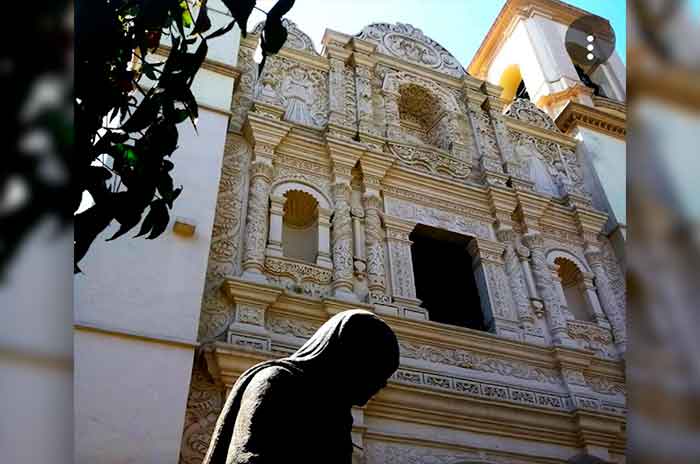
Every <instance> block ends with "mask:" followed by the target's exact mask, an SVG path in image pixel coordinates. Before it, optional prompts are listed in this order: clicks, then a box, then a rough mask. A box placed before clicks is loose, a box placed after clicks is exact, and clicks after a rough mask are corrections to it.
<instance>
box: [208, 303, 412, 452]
mask: <svg viewBox="0 0 700 464" xmlns="http://www.w3.org/2000/svg"><path fill="white" fill-rule="evenodd" d="M398 366H399V345H398V342H397V340H396V336H395V335H394V332H393V331H392V330H391V328H389V326H388V325H387V324H386V323H385V322H384V321H382V320H381V319H379V318H378V317H377V316H375V315H374V314H372V313H370V312H368V311H364V310H350V311H343V312H341V313H338V314H336V315H335V316H333V317H332V318H330V319H329V320H328V321H327V322H326V323H325V324H323V325H322V326H321V328H319V329H318V330H317V331H316V333H315V334H314V335H313V336H312V337H311V338H309V340H308V341H307V342H306V343H305V344H304V345H303V346H302V347H301V348H299V349H298V350H297V351H296V352H295V353H293V354H292V355H290V356H289V357H287V358H282V359H278V360H273V361H266V362H263V363H260V364H257V365H255V366H253V367H251V368H250V369H248V370H247V371H245V372H244V373H243V374H241V376H240V377H239V378H238V380H237V381H236V383H235V385H234V386H233V388H232V389H231V393H230V394H229V395H228V398H227V399H226V403H225V404H224V407H223V409H222V411H221V414H220V415H219V419H218V420H217V422H216V427H215V428H214V433H213V435H212V439H211V443H210V444H209V450H208V451H207V454H206V456H205V458H204V461H203V464H278V463H284V462H304V463H321V462H323V463H333V464H349V463H350V462H351V461H352V451H353V443H352V440H351V435H350V433H351V430H352V415H351V412H350V411H351V408H352V406H363V405H364V404H366V403H367V401H369V399H370V398H371V397H372V396H373V395H374V394H376V393H377V392H378V391H379V390H381V389H382V388H383V387H384V386H385V385H386V381H387V379H388V378H389V377H390V376H391V375H392V374H393V373H394V371H395V370H396V369H397V368H398Z"/></svg>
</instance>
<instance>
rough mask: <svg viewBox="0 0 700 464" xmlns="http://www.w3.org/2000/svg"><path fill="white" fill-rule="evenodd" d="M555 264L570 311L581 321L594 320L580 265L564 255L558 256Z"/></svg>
mask: <svg viewBox="0 0 700 464" xmlns="http://www.w3.org/2000/svg"><path fill="white" fill-rule="evenodd" d="M554 264H556V265H557V266H558V269H557V272H558V274H559V279H560V280H561V287H562V290H563V291H564V298H565V299H566V307H567V308H568V309H569V312H571V314H572V315H573V316H574V318H575V319H577V320H579V321H588V322H593V321H594V317H593V314H592V311H591V308H590V307H589V304H588V301H587V300H586V287H585V285H584V281H583V274H582V273H581V271H580V270H579V268H578V266H577V265H576V264H574V263H573V262H572V261H571V260H568V259H566V258H562V257H559V258H556V259H555V260H554Z"/></svg>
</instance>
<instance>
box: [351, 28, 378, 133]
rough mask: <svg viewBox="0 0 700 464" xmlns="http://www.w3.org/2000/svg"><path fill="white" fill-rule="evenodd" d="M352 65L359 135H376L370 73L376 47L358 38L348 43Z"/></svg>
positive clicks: (373, 64)
mask: <svg viewBox="0 0 700 464" xmlns="http://www.w3.org/2000/svg"><path fill="white" fill-rule="evenodd" d="M350 45H351V47H352V50H353V53H352V58H351V60H352V63H353V65H354V66H355V92H356V96H357V121H358V124H357V125H358V130H359V132H360V134H365V135H377V134H376V132H377V131H376V128H375V126H374V111H373V109H372V84H371V80H372V72H373V70H374V66H375V64H376V63H375V60H374V59H373V58H372V57H371V55H372V53H374V50H375V49H376V45H375V44H373V43H371V42H368V41H365V40H362V39H358V38H356V37H355V38H353V39H352V40H351V41H350Z"/></svg>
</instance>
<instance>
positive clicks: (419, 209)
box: [384, 197, 492, 239]
mask: <svg viewBox="0 0 700 464" xmlns="http://www.w3.org/2000/svg"><path fill="white" fill-rule="evenodd" d="M384 203H385V208H386V213H387V214H390V215H392V216H396V217H398V218H401V219H404V220H407V221H411V222H416V223H420V224H425V225H429V226H433V227H437V228H440V229H446V230H449V231H452V232H457V233H460V234H464V235H469V236H472V237H479V238H486V239H491V238H492V229H491V226H490V225H488V224H485V223H483V222H481V221H479V220H475V219H472V218H466V217H464V216H460V215H457V214H454V213H451V212H448V211H444V210H441V209H438V208H431V207H429V206H423V205H418V204H415V203H411V202H409V201H405V200H400V199H397V198H390V197H388V198H386V199H385V202H384Z"/></svg>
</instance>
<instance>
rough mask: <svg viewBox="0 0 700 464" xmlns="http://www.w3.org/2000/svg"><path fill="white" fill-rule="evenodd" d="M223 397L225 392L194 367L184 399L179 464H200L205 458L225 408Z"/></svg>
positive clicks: (199, 367) (200, 368) (198, 368)
mask: <svg viewBox="0 0 700 464" xmlns="http://www.w3.org/2000/svg"><path fill="white" fill-rule="evenodd" d="M224 394H225V392H224V389H223V388H221V387H219V386H217V385H216V384H214V382H213V381H212V380H211V379H210V378H209V375H208V374H207V372H206V370H205V369H204V368H203V367H201V366H195V368H194V369H193V370H192V381H191V382H190V393H189V397H188V398H187V412H186V413H185V426H184V428H183V434H182V444H181V448H180V464H200V463H201V462H202V460H203V459H204V455H205V454H206V452H207V449H208V448H209V441H210V440H211V435H212V433H213V432H214V425H216V420H217V419H218V417H219V412H221V408H222V407H223V406H224Z"/></svg>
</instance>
